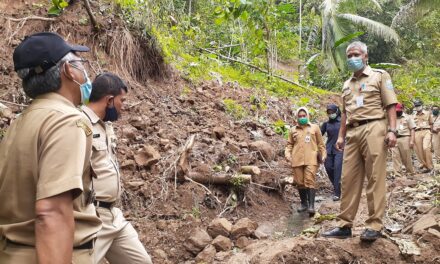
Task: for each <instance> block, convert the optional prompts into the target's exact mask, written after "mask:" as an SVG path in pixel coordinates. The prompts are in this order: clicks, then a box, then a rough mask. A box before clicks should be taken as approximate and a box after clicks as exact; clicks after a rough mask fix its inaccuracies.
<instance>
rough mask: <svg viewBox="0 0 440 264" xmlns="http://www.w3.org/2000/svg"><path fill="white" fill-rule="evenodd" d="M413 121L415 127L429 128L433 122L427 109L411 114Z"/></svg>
mask: <svg viewBox="0 0 440 264" xmlns="http://www.w3.org/2000/svg"><path fill="white" fill-rule="evenodd" d="M413 119H414V122H415V123H416V129H425V128H426V129H431V125H432V123H433V120H432V115H431V113H429V112H428V111H422V113H420V114H418V113H417V112H416V113H415V114H414V115H413Z"/></svg>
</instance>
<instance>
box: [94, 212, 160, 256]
mask: <svg viewBox="0 0 440 264" xmlns="http://www.w3.org/2000/svg"><path fill="white" fill-rule="evenodd" d="M97 210H98V213H99V217H100V218H101V220H102V229H101V230H100V231H99V232H98V238H97V240H96V244H95V263H98V264H102V263H105V261H104V258H105V259H107V261H108V262H109V263H110V264H151V263H152V261H151V258H150V256H149V255H148V253H147V251H146V250H145V248H144V246H143V245H142V243H141V241H140V240H139V237H138V234H137V232H136V230H135V229H134V228H133V226H132V225H131V224H130V223H129V222H128V221H127V220H125V218H124V216H123V214H122V212H121V210H119V209H118V208H116V207H113V208H112V209H111V210H110V209H106V208H101V207H98V208H97Z"/></svg>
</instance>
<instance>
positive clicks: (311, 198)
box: [307, 189, 316, 217]
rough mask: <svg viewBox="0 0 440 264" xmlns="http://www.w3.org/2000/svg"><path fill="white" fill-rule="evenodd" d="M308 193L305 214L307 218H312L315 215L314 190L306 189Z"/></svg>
mask: <svg viewBox="0 0 440 264" xmlns="http://www.w3.org/2000/svg"><path fill="white" fill-rule="evenodd" d="M308 193H309V207H308V208H307V212H308V213H309V216H310V217H312V216H314V215H315V193H316V190H315V189H308Z"/></svg>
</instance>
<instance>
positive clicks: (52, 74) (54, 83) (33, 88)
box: [17, 52, 76, 98]
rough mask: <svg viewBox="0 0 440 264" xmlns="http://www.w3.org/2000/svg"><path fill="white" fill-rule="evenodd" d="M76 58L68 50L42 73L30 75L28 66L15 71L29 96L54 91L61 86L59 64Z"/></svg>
mask: <svg viewBox="0 0 440 264" xmlns="http://www.w3.org/2000/svg"><path fill="white" fill-rule="evenodd" d="M74 59H76V56H75V55H74V54H73V53H71V52H69V53H67V54H66V55H65V56H64V57H63V58H61V60H59V61H58V62H57V64H56V65H55V66H53V67H51V68H49V69H48V70H46V71H45V72H44V73H42V74H36V75H31V76H29V74H30V70H31V69H30V68H25V69H21V70H18V71H17V74H18V77H20V79H22V86H23V90H24V92H25V93H26V95H27V96H29V97H30V98H35V97H37V96H39V95H41V94H45V93H50V92H56V91H58V90H59V89H60V88H61V66H62V65H63V64H64V62H66V61H69V60H74Z"/></svg>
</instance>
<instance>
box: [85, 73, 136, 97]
mask: <svg viewBox="0 0 440 264" xmlns="http://www.w3.org/2000/svg"><path fill="white" fill-rule="evenodd" d="M122 90H124V91H125V92H128V88H127V85H126V84H125V82H124V81H123V80H122V79H121V78H119V77H118V76H117V75H115V74H113V73H110V72H105V73H101V74H99V75H98V76H96V78H95V80H94V81H93V83H92V93H91V95H90V102H97V101H99V100H101V99H102V98H103V97H105V96H107V95H113V96H117V95H120V94H121V93H122Z"/></svg>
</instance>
